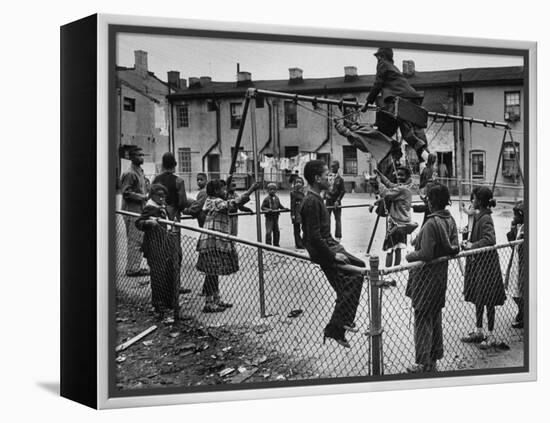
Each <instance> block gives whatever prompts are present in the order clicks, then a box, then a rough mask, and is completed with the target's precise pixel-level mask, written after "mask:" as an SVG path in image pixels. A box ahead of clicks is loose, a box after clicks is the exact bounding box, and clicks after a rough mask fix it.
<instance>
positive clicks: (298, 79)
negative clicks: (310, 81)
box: [288, 68, 304, 84]
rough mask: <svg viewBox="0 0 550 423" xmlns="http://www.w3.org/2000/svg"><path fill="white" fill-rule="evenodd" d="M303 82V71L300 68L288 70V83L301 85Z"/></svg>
mask: <svg viewBox="0 0 550 423" xmlns="http://www.w3.org/2000/svg"><path fill="white" fill-rule="evenodd" d="M302 82H304V71H303V70H302V69H300V68H288V83H289V84H301V83H302Z"/></svg>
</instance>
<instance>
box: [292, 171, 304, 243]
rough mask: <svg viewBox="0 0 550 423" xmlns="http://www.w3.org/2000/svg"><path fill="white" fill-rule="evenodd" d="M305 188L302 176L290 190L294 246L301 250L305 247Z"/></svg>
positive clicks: (295, 180)
mask: <svg viewBox="0 0 550 423" xmlns="http://www.w3.org/2000/svg"><path fill="white" fill-rule="evenodd" d="M303 188H304V180H303V179H302V177H300V176H298V177H296V178H295V179H294V184H293V185H292V191H290V218H291V219H292V226H293V228H294V246H295V247H296V248H297V249H299V250H301V249H303V248H304V244H303V243H302V234H301V226H302V217H301V216H300V209H301V208H302V202H303V201H304V197H305V195H304V191H303Z"/></svg>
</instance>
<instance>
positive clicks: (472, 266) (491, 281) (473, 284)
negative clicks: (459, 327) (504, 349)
mask: <svg viewBox="0 0 550 423" xmlns="http://www.w3.org/2000/svg"><path fill="white" fill-rule="evenodd" d="M472 196H473V207H474V209H476V210H478V213H477V214H476V215H475V216H474V222H473V226H472V232H471V233H470V239H469V240H468V241H464V242H463V243H462V248H463V249H464V250H473V249H476V248H482V247H489V246H492V245H495V244H496V237H495V225H494V223H493V218H492V217H491V213H492V211H491V208H492V207H495V206H496V202H495V200H494V199H493V192H492V191H491V190H490V189H489V188H487V187H476V188H474V190H473V193H472ZM464 299H465V300H466V301H468V302H470V303H473V304H474V305H475V309H476V327H475V329H474V330H473V331H472V332H470V333H469V334H468V335H467V336H465V337H463V338H462V341H463V342H475V343H481V345H480V348H482V349H485V348H490V347H493V346H496V345H497V342H496V339H495V335H494V334H493V330H494V327H495V307H496V306H500V305H503V304H504V301H505V300H506V294H505V292H504V283H503V280H502V273H501V270H500V262H499V258H498V252H497V251H496V250H491V251H486V252H483V253H481V254H476V255H471V256H468V257H467V258H466V271H465V275H464ZM485 309H486V310H487V329H488V334H487V336H485V334H484V333H483V312H484V311H485Z"/></svg>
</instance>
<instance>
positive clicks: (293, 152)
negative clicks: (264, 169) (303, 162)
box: [285, 146, 300, 159]
mask: <svg viewBox="0 0 550 423" xmlns="http://www.w3.org/2000/svg"><path fill="white" fill-rule="evenodd" d="M298 154H300V147H294V146H288V147H285V157H286V158H288V159H291V158H292V157H296V156H297V155H298Z"/></svg>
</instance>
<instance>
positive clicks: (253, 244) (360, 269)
mask: <svg viewBox="0 0 550 423" xmlns="http://www.w3.org/2000/svg"><path fill="white" fill-rule="evenodd" d="M116 213H117V214H120V215H122V216H130V217H136V218H137V217H139V216H140V214H139V213H132V212H129V211H125V210H117V211H116ZM156 220H157V221H158V222H160V223H164V224H167V225H172V226H175V227H177V228H181V229H185V230H188V231H193V232H198V233H204V234H208V235H213V236H216V237H218V238H223V239H227V240H230V241H235V242H239V243H241V244H245V245H249V246H251V247H256V248H261V249H262V250H267V251H272V252H274V253H278V254H282V255H286V256H290V257H294V258H298V259H301V260H306V261H310V262H311V261H312V260H311V258H310V257H309V256H308V255H307V254H301V253H297V252H294V251H290V250H285V249H284V248H280V247H274V246H272V245H267V244H262V243H260V242H256V241H250V240H247V239H243V238H239V237H236V236H233V235H228V234H225V233H222V232H217V231H211V230H209V229H204V228H195V227H193V226H187V225H183V224H181V223H179V222H175V221H173V220H167V219H156ZM337 266H338V268H339V269H342V270H345V271H347V272H350V273H355V274H360V275H366V274H367V273H368V271H369V269H368V268H366V267H365V268H363V267H357V266H352V265H350V264H337Z"/></svg>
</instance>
